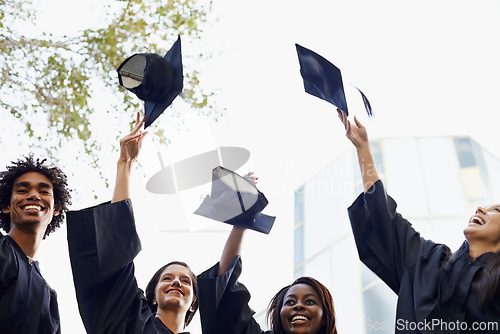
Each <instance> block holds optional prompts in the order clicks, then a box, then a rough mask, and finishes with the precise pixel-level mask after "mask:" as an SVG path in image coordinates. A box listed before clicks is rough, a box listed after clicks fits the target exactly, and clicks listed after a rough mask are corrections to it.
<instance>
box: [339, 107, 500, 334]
mask: <svg viewBox="0 0 500 334" xmlns="http://www.w3.org/2000/svg"><path fill="white" fill-rule="evenodd" d="M337 112H338V116H339V118H340V120H341V121H342V123H343V124H344V127H345V129H346V136H347V138H348V139H349V140H350V141H351V142H352V143H353V144H354V146H355V148H356V151H357V155H358V161H359V166H360V169H361V174H362V179H363V184H364V193H362V194H361V195H360V196H359V197H358V198H357V199H356V200H355V201H354V203H353V204H352V206H351V207H349V209H348V213H349V218H350V220H351V225H352V230H353V233H354V238H355V240H356V245H357V248H358V253H359V257H360V259H361V261H363V263H365V264H366V265H367V266H368V267H369V268H370V269H371V270H372V271H373V272H374V273H376V274H377V275H378V276H379V277H380V278H381V279H382V280H383V281H384V282H385V283H386V284H387V285H388V286H389V287H390V288H391V289H392V290H393V291H394V292H395V293H396V294H398V303H397V311H396V320H395V329H396V333H464V332H471V333H499V332H500V204H495V205H490V206H485V207H478V208H477V210H476V212H475V213H474V214H473V215H472V217H471V218H470V220H469V222H468V224H467V225H466V226H465V229H464V234H465V239H466V240H465V241H464V243H463V244H462V246H461V247H460V249H458V250H457V251H456V252H454V253H453V252H451V250H450V249H449V248H448V247H447V246H446V245H442V244H436V243H434V242H432V241H431V240H427V239H424V238H423V237H421V236H420V234H419V233H418V232H417V231H415V230H414V229H413V227H412V226H411V224H410V223H409V222H408V221H407V220H406V219H404V218H403V217H402V216H401V215H400V214H399V213H398V212H397V211H396V202H395V201H394V199H392V198H391V197H390V196H389V195H387V193H386V192H385V189H384V185H383V184H382V181H381V180H380V179H379V177H378V174H377V171H376V169H375V165H374V161H373V157H372V155H371V152H370V145H369V141H368V135H367V131H366V128H365V127H364V126H363V125H362V124H361V123H360V122H359V121H358V120H357V119H356V118H354V124H352V123H351V122H350V121H349V120H348V118H347V116H346V114H345V113H343V112H342V111H341V110H339V109H337ZM464 225H465V224H464Z"/></svg>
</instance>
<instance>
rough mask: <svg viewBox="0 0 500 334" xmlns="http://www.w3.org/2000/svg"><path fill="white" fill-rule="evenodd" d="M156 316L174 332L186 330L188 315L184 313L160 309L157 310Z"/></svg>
mask: <svg viewBox="0 0 500 334" xmlns="http://www.w3.org/2000/svg"><path fill="white" fill-rule="evenodd" d="M156 317H157V318H158V319H160V320H161V322H163V324H164V325H165V326H167V328H168V329H170V330H171V331H172V332H174V333H180V332H182V331H183V330H184V320H185V317H186V314H184V313H181V312H176V311H173V310H160V309H158V310H157V311H156Z"/></svg>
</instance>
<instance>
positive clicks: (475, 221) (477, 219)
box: [470, 216, 485, 225]
mask: <svg viewBox="0 0 500 334" xmlns="http://www.w3.org/2000/svg"><path fill="white" fill-rule="evenodd" d="M470 223H473V224H478V225H484V224H485V222H484V220H483V219H482V218H481V217H479V216H473V217H472V218H471V219H470Z"/></svg>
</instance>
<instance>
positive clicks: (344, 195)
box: [294, 137, 500, 333]
mask: <svg viewBox="0 0 500 334" xmlns="http://www.w3.org/2000/svg"><path fill="white" fill-rule="evenodd" d="M371 147H372V153H373V156H374V159H375V164H376V165H377V170H378V173H379V176H380V178H381V179H382V181H383V182H384V185H385V187H386V190H387V192H388V194H389V195H391V196H392V197H393V198H394V199H395V200H396V202H397V203H398V212H399V213H401V214H402V215H403V216H404V217H405V218H406V219H407V220H408V221H409V222H411V223H412V225H413V226H414V228H415V229H416V230H417V231H419V232H420V233H421V235H422V236H423V237H424V238H428V239H432V240H433V241H435V242H439V243H445V244H447V245H448V246H449V247H450V248H451V249H452V250H456V249H457V248H458V247H459V246H460V244H461V243H462V242H463V240H464V236H463V229H464V228H465V227H466V225H467V222H468V220H469V217H470V216H471V215H472V214H473V213H474V212H475V210H476V207H477V206H479V205H487V204H491V203H493V202H499V201H500V161H499V160H498V159H497V158H495V157H494V156H493V155H492V154H490V153H489V152H488V151H486V150H485V149H483V148H482V147H481V146H480V145H479V144H478V143H477V142H476V141H474V140H473V139H472V138H470V137H409V138H386V139H379V140H375V141H372V142H371ZM362 189H363V188H362V184H361V174H360V172H359V167H358V162H357V157H356V154H355V151H354V149H352V150H350V151H348V152H345V153H344V154H343V155H341V156H339V157H338V158H336V159H335V160H334V161H333V162H332V163H330V164H329V165H328V166H326V167H325V168H324V169H323V170H322V171H320V172H319V173H318V174H316V175H315V176H313V177H312V178H311V179H309V180H308V181H307V182H306V183H305V184H303V185H302V186H301V187H300V188H299V189H297V190H296V192H295V222H294V223H295V224H294V275H295V277H299V276H303V275H306V276H313V277H315V278H317V279H319V280H320V281H321V282H322V283H324V284H325V285H326V286H327V287H328V288H329V289H330V291H331V292H332V295H333V298H334V303H335V309H336V314H337V319H338V328H339V332H341V333H394V320H395V309H396V299H397V298H396V297H397V296H396V294H395V293H394V292H393V291H392V290H390V289H389V288H388V287H387V286H386V285H385V283H383V282H382V281H381V280H380V279H379V278H378V277H377V276H376V275H374V274H373V273H372V272H371V271H370V270H369V269H368V268H367V267H365V266H364V265H363V264H362V263H361V262H360V261H359V258H358V254H357V250H356V246H355V244H354V239H353V237H352V231H351V227H350V222H349V218H348V216H347V208H348V207H349V206H350V205H351V204H352V202H353V201H354V200H355V198H356V197H357V196H358V195H359V194H361V192H362Z"/></svg>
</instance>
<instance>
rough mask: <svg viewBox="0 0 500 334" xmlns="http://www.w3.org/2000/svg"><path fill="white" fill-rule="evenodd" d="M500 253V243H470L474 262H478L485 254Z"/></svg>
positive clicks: (470, 252)
mask: <svg viewBox="0 0 500 334" xmlns="http://www.w3.org/2000/svg"><path fill="white" fill-rule="evenodd" d="M499 252H500V243H497V244H489V243H488V244H485V243H484V242H481V241H477V242H471V241H469V256H470V257H471V259H472V260H476V259H477V258H478V257H480V256H481V255H483V254H486V253H499Z"/></svg>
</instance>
